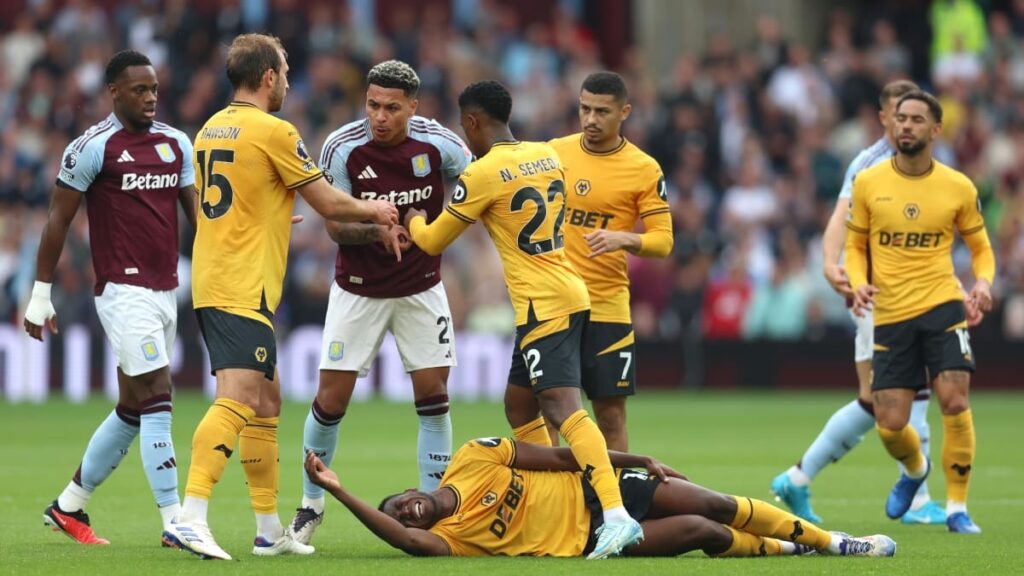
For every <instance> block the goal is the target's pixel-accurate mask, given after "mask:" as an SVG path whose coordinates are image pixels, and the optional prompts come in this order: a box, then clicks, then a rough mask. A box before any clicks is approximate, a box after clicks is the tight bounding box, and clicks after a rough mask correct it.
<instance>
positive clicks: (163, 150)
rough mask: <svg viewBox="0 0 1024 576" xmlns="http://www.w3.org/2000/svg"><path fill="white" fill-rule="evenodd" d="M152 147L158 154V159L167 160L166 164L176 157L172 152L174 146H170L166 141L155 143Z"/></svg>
mask: <svg viewBox="0 0 1024 576" xmlns="http://www.w3.org/2000/svg"><path fill="white" fill-rule="evenodd" d="M154 148H156V153H157V155H158V156H160V159H161V160H163V161H164V162H167V163H168V164H170V163H171V162H174V161H175V159H177V156H175V154H174V148H171V145H170V144H168V143H166V142H164V143H162V144H157V145H156V146H154Z"/></svg>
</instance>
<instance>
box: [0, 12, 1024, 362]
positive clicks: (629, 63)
mask: <svg viewBox="0 0 1024 576" xmlns="http://www.w3.org/2000/svg"><path fill="white" fill-rule="evenodd" d="M372 4H373V2H372V0H360V1H352V2H349V3H348V4H347V5H346V4H345V3H340V4H339V3H335V2H309V3H305V2H299V1H298V0H221V1H220V2H219V8H216V9H209V10H208V12H209V13H206V14H204V13H200V12H197V11H196V10H194V9H192V8H191V7H190V5H189V3H188V2H186V1H185V0H141V1H134V2H120V3H117V4H116V5H115V4H114V3H102V4H97V3H95V2H92V1H91V0H68V1H67V2H61V3H57V4H55V3H54V2H53V1H52V0H32V1H29V2H27V3H26V8H25V9H24V10H20V11H16V12H15V13H14V15H13V16H12V17H10V18H8V19H7V20H6V21H0V62H2V65H0V315H2V317H3V318H5V319H7V321H10V322H15V321H17V317H18V315H19V314H20V313H21V312H22V311H23V309H24V305H25V302H26V301H27V300H28V296H29V292H30V290H31V286H32V280H33V279H34V262H35V259H34V255H35V253H36V247H37V243H38V239H39V233H40V230H41V229H42V226H43V222H44V221H45V217H46V206H47V202H48V194H49V191H50V189H51V187H52V186H53V182H54V177H55V175H56V173H57V169H58V163H59V162H60V152H61V150H63V148H64V146H65V145H66V144H67V142H68V141H70V140H71V139H72V138H74V137H75V136H77V135H78V134H80V133H81V132H82V131H83V130H85V129H86V128H87V127H88V126H90V125H91V124H94V123H95V122H97V121H99V120H100V119H101V118H103V117H104V116H106V115H107V114H108V113H109V107H110V103H109V98H108V97H107V95H106V90H105V86H104V85H103V80H102V79H103V66H104V63H105V62H106V60H107V59H108V58H109V56H110V55H111V54H112V53H113V52H114V51H116V50H118V49H122V48H126V47H130V48H134V49H136V50H139V51H141V52H143V53H145V54H147V55H148V56H149V57H150V58H151V59H152V61H153V63H154V65H155V67H156V69H157V72H158V75H159V79H160V83H161V88H160V101H159V105H158V114H157V118H158V119H159V120H161V121H163V122H166V123H169V124H171V125H172V126H175V127H177V128H179V129H181V130H183V131H185V132H186V133H188V134H189V135H194V133H195V131H196V130H197V129H198V128H199V127H200V126H201V125H202V123H203V122H204V121H205V120H206V119H207V118H208V117H209V116H210V115H212V114H213V113H214V112H216V111H217V110H218V109H220V108H221V107H222V106H223V105H224V104H225V103H226V101H227V99H228V98H229V95H230V87H229V85H228V83H227V79H226V78H225V76H224V74H223V69H224V66H223V61H222V60H223V56H224V48H225V47H226V46H227V44H228V43H229V42H230V40H231V39H232V38H233V37H234V36H235V35H236V34H239V33H241V32H244V31H253V30H256V31H268V32H270V33H272V34H275V35H277V36H279V37H280V38H281V39H282V41H283V43H284V45H285V47H286V48H287V49H288V52H289V64H290V66H291V73H290V79H291V92H290V95H289V97H288V99H287V100H286V103H285V108H284V110H283V111H282V115H283V116H284V117H285V118H287V119H288V120H290V121H291V122H293V123H294V124H295V125H296V126H297V127H298V128H299V130H300V132H301V133H302V134H304V135H305V137H306V139H307V141H306V146H307V147H308V149H309V151H310V153H312V154H313V155H314V157H316V156H317V155H318V154H319V148H320V145H321V144H322V143H323V140H324V138H325V137H326V136H327V134H328V133H330V132H331V131H333V130H335V129H336V128H338V127H339V126H341V125H342V124H344V123H346V122H349V121H351V120H353V119H355V118H357V117H360V116H361V115H362V114H363V97H364V92H365V86H364V79H365V74H366V71H367V70H368V69H369V67H370V66H372V65H373V64H374V63H377V62H380V61H382V60H385V59H388V58H398V59H401V60H404V61H406V62H409V63H410V64H412V65H413V66H414V67H415V69H416V70H417V71H418V73H419V75H420V78H421V81H422V84H421V89H420V95H419V111H418V113H419V114H420V115H422V116H426V117H433V118H437V119H438V120H439V121H441V122H442V123H444V124H445V125H446V126H449V127H451V128H452V129H454V130H455V131H456V133H459V130H458V126H457V125H458V119H457V107H456V106H455V101H456V95H457V94H458V92H459V90H460V89H461V88H462V87H463V86H465V85H466V84H468V83H469V82H471V81H473V80H477V79H481V78H486V77H493V78H499V79H501V80H502V81H504V82H506V83H507V84H508V85H509V87H510V88H511V90H512V92H513V97H514V108H513V128H514V131H515V134H516V136H518V137H519V138H520V139H524V140H546V139H549V138H553V137H556V136H561V135H564V134H568V133H572V132H576V131H578V130H579V124H578V120H577V116H576V96H577V94H578V89H579V86H580V82H581V81H582V79H583V77H584V76H585V75H586V74H587V73H589V72H591V71H594V70H596V69H600V68H602V67H603V66H604V64H603V63H602V60H601V57H600V54H601V51H600V50H599V47H598V45H597V38H596V35H595V33H594V31H593V30H590V29H588V28H587V27H586V26H585V25H584V24H583V23H582V22H583V19H582V14H581V9H580V5H581V3H579V2H562V3H560V4H559V6H558V8H557V9H554V10H553V11H552V13H551V15H550V17H549V18H548V19H547V20H542V21H539V22H532V23H523V22H522V21H521V20H520V15H519V13H518V12H517V10H516V9H515V8H513V7H510V4H511V3H502V2H498V1H497V0H459V1H455V2H452V3H451V8H450V9H449V10H445V9H440V8H439V6H437V5H434V6H431V7H430V9H421V7H417V8H411V7H410V8H402V9H399V10H396V11H395V12H394V13H393V14H391V15H390V16H391V18H390V20H391V26H390V27H389V28H388V29H378V28H377V27H376V26H374V25H373V22H372V14H371V16H369V17H368V16H367V13H366V10H365V8H366V7H367V6H372ZM980 4H984V5H985V8H984V9H983V8H982V7H980V6H979V3H975V2H973V1H972V0H950V1H946V0H942V1H938V2H935V3H933V4H932V6H931V9H930V12H929V13H928V14H927V22H928V26H929V27H930V31H931V34H930V40H929V38H928V36H929V35H927V34H924V35H922V34H921V33H920V32H919V31H918V32H915V33H913V34H910V33H907V30H905V29H906V28H907V23H906V21H905V19H902V20H901V19H900V15H899V14H896V13H888V12H886V10H887V9H886V8H878V7H876V8H875V9H874V11H873V12H872V13H871V14H869V15H868V16H870V17H865V14H858V15H857V16H858V17H856V18H855V17H854V15H853V14H851V13H850V12H847V11H844V10H842V9H835V10H834V11H832V12H831V13H830V15H829V17H828V20H827V22H826V25H825V26H823V27H822V32H821V39H820V41H819V42H818V43H816V44H812V45H805V44H802V43H800V42H798V41H795V40H793V39H790V38H787V37H786V36H785V35H784V33H783V27H782V25H781V23H780V22H779V21H778V20H777V19H775V18H773V17H771V16H763V17H761V18H760V19H759V20H758V23H757V29H756V39H755V41H754V42H753V43H749V44H747V43H740V42H738V41H736V40H735V39H734V37H733V35H731V34H730V33H729V31H728V30H713V31H712V32H711V33H710V40H709V42H708V44H707V47H706V49H705V50H704V51H703V52H702V53H699V54H698V53H684V54H681V55H679V57H678V59H677V60H676V62H675V65H674V66H673V67H672V69H671V70H668V71H652V70H649V69H647V68H646V67H645V62H644V60H643V58H642V57H641V54H640V52H639V50H638V49H636V48H635V47H631V48H629V49H628V50H627V52H626V53H625V54H623V56H622V59H621V60H622V63H621V66H619V70H618V71H619V72H620V73H622V74H623V75H624V76H625V77H626V79H627V82H628V85H629V88H630V90H631V93H630V99H631V102H632V104H633V114H632V116H631V118H630V120H629V121H628V122H627V123H626V125H625V130H626V136H627V137H628V138H629V139H630V140H631V141H633V142H634V143H636V144H637V145H639V146H640V147H641V148H642V149H644V150H646V151H647V152H649V153H650V154H651V155H652V156H654V157H655V158H656V159H657V160H658V161H659V162H660V163H661V166H662V168H663V170H664V172H665V175H666V179H667V181H668V183H669V186H668V191H669V192H668V193H669V198H670V203H671V205H672V211H673V219H674V221H675V242H676V244H675V250H674V254H673V256H672V257H671V258H668V259H665V260H641V259H633V261H632V263H631V277H632V293H633V300H634V301H633V322H634V325H635V329H636V331H637V335H638V337H639V338H640V339H647V340H681V341H683V342H684V343H685V342H690V343H691V344H692V343H694V342H699V341H700V340H701V339H734V340H738V339H758V338H767V339H775V340H801V339H821V338H831V337H837V338H840V337H841V338H846V337H848V336H847V334H849V333H850V331H851V330H852V326H851V325H850V323H849V319H848V316H847V315H846V313H845V308H844V303H843V301H842V299H841V298H839V297H837V296H836V295H835V294H834V293H833V292H832V290H831V289H830V288H829V286H828V284H827V283H826V282H825V280H824V278H823V277H822V274H821V262H820V260H821V255H820V254H821V251H820V236H821V231H822V230H823V229H824V227H825V223H826V222H827V220H828V216H829V214H830V213H831V211H832V207H833V206H834V204H835V199H836V196H837V194H838V191H839V188H840V185H841V183H842V179H843V173H844V170H845V168H846V166H847V164H848V163H849V161H850V160H851V159H852V158H853V156H854V155H855V154H856V153H857V152H858V151H859V150H861V149H862V148H864V147H866V146H868V145H870V144H871V143H872V142H874V141H875V140H876V139H877V138H879V137H880V135H881V127H880V125H879V123H878V117H877V114H876V112H877V106H878V105H877V95H878V90H879V88H880V86H881V85H882V84H884V83H885V82H887V81H889V80H892V79H894V78H898V77H911V78H913V79H914V80H915V81H917V82H919V83H920V84H921V85H922V86H925V87H927V88H928V89H930V90H932V91H934V92H935V93H936V94H938V95H939V96H940V97H941V101H942V104H943V106H944V108H945V119H946V120H945V123H944V127H943V143H942V146H941V149H940V154H939V155H940V157H941V158H942V159H943V160H944V161H945V162H947V163H950V164H952V165H954V166H955V167H957V168H958V169H960V170H962V171H964V172H965V173H966V174H968V175H969V176H970V177H971V178H972V179H973V180H974V182H975V184H976V185H977V187H978V189H979V191H980V196H981V199H982V203H983V206H984V214H985V217H986V220H987V224H988V229H989V233H990V235H991V237H992V243H993V246H994V248H995V251H996V257H997V263H998V274H997V281H996V283H995V296H996V301H997V309H996V311H995V312H994V313H993V314H992V317H991V318H990V320H989V321H988V323H989V326H990V328H989V330H991V333H992V334H998V335H1000V337H1004V338H1009V339H1024V163H1021V162H1020V160H1019V159H1020V158H1022V157H1024V97H1022V96H1024V1H1021V0H1014V1H1012V2H1003V3H999V2H993V3H989V2H983V3H980ZM989 4H997V5H998V6H997V7H998V8H1000V9H999V10H996V9H993V8H991V6H989ZM109 6H113V7H109ZM417 6H418V5H417ZM893 10H896V8H893ZM367 18H369V19H370V21H369V22H367ZM915 22H921V17H920V15H917V16H916V20H915ZM917 26H920V24H917ZM928 42H930V44H927V43H928ZM922 59H923V60H922ZM299 209H300V210H304V211H305V214H306V216H307V220H306V222H304V223H302V224H299V225H297V226H296V227H295V229H294V231H293V241H292V251H291V254H290V260H289V267H290V269H289V271H288V274H287V277H286V284H285V296H284V299H283V302H282V305H281V308H280V309H279V312H278V316H277V318H276V321H277V322H278V323H279V324H280V327H281V329H284V330H287V328H288V327H293V326H298V325H301V324H320V323H322V321H323V316H324V310H325V309H326V302H327V296H328V290H329V287H330V282H331V279H332V277H333V272H334V258H335V252H336V251H335V247H334V245H333V244H332V243H331V240H330V239H329V238H328V236H327V234H326V233H325V232H324V229H323V226H322V225H321V224H320V222H319V219H318V218H317V217H315V215H314V214H313V213H312V212H311V211H309V210H308V208H307V207H305V206H300V208H299ZM191 234H192V231H191V230H182V238H183V239H186V241H183V242H182V250H183V257H182V259H181V264H180V273H179V276H180V278H181V280H182V289H181V290H180V292H179V293H180V294H181V302H180V303H181V304H182V305H183V306H188V304H189V303H188V298H189V289H188V288H189V285H188V272H189V269H190V260H189V258H188V256H189V253H190V250H191V241H190V238H191ZM485 234H486V232H485V231H484V229H483V228H482V227H480V226H476V227H473V228H471V229H470V230H469V231H468V232H467V233H466V234H465V235H464V237H463V238H462V239H461V240H460V241H459V242H458V243H457V244H456V245H455V246H454V247H453V249H452V250H450V251H449V252H447V253H446V255H445V258H444V264H443V272H442V274H443V277H444V278H445V284H446V287H447V291H448V294H449V297H450V300H451V307H452V312H453V317H454V320H455V322H456V325H457V326H458V327H461V328H465V329H472V330H476V331H485V332H496V333H501V334H511V332H512V330H513V313H512V309H511V305H510V304H509V302H508V299H507V296H506V293H505V290H504V285H503V280H502V275H501V267H500V263H499V261H498V258H497V254H496V253H495V252H494V249H493V247H492V246H491V244H490V242H488V241H487V239H486V238H485ZM140 241H144V240H140ZM955 256H956V261H957V269H958V270H962V271H963V273H965V274H970V267H969V265H968V263H969V253H968V252H967V251H966V250H965V249H964V248H963V247H962V246H961V247H960V249H959V250H958V251H957V252H956V253H955ZM92 274H93V273H92V268H91V264H90V258H89V249H88V230H87V227H86V222H85V218H84V214H80V217H79V218H78V219H76V221H75V224H74V225H73V228H72V231H71V233H70V234H69V237H68V241H67V246H66V249H65V251H64V255H63V257H62V259H61V261H60V264H59V267H58V274H57V278H56V282H55V286H54V290H55V295H54V303H55V305H56V307H57V316H58V319H59V320H60V323H61V325H63V326H67V325H69V324H85V325H90V326H93V327H94V328H95V330H96V331H97V333H98V330H99V326H98V320H97V319H96V315H95V312H94V307H93V303H92V301H91V300H92V282H93V279H92ZM965 284H966V285H968V286H969V285H970V284H971V281H970V280H969V279H968V280H966V281H965ZM180 317H181V319H182V324H183V325H187V324H190V323H191V322H194V321H193V320H191V319H192V314H191V311H190V310H189V311H188V313H183V314H181V316H180Z"/></svg>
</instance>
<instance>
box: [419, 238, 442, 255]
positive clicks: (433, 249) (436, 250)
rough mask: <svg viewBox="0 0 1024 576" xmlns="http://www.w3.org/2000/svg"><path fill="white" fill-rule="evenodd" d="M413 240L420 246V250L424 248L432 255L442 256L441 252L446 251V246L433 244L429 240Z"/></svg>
mask: <svg viewBox="0 0 1024 576" xmlns="http://www.w3.org/2000/svg"><path fill="white" fill-rule="evenodd" d="M413 242H415V244H416V245H417V246H419V248H420V250H423V251H424V252H426V253H427V254H429V255H431V256H440V255H441V253H442V252H444V248H443V247H441V246H439V245H436V244H431V243H429V242H416V241H415V240H413Z"/></svg>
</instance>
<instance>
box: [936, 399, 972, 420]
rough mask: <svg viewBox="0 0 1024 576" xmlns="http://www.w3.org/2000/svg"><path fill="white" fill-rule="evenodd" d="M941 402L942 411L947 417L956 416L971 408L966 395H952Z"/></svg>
mask: <svg viewBox="0 0 1024 576" xmlns="http://www.w3.org/2000/svg"><path fill="white" fill-rule="evenodd" d="M940 400H941V401H940V403H939V404H940V409H941V410H942V413H943V414H944V415H946V416H956V415H957V414H959V413H961V412H964V411H965V410H967V409H968V408H970V407H971V405H970V402H969V401H968V400H967V395H966V394H951V395H949V396H945V397H943V398H941V399H940Z"/></svg>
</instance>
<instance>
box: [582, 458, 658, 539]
mask: <svg viewBox="0 0 1024 576" xmlns="http://www.w3.org/2000/svg"><path fill="white" fill-rule="evenodd" d="M618 473H619V491H620V492H621V493H622V505H623V506H625V508H626V512H629V515H630V516H631V517H632V518H633V519H634V520H636V521H637V522H643V520H644V518H646V517H647V512H648V511H650V509H651V502H653V501H654V491H655V490H656V489H657V488H658V484H661V480H658V477H657V476H651V475H649V474H647V472H644V471H642V470H632V469H629V468H623V469H622V470H619V471H618ZM580 482H582V483H583V502H584V504H585V505H586V507H587V510H588V511H590V536H588V537H587V546H586V547H585V548H584V549H583V555H584V556H586V555H587V554H590V552H591V551H593V550H594V546H596V545H597V536H595V534H594V533H595V532H596V531H597V529H598V528H600V527H601V525H602V524H604V510H603V509H602V508H601V500H600V499H598V497H597V492H594V488H593V487H592V486H591V485H590V482H588V481H587V480H586V478H582V477H581V478H580Z"/></svg>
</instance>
